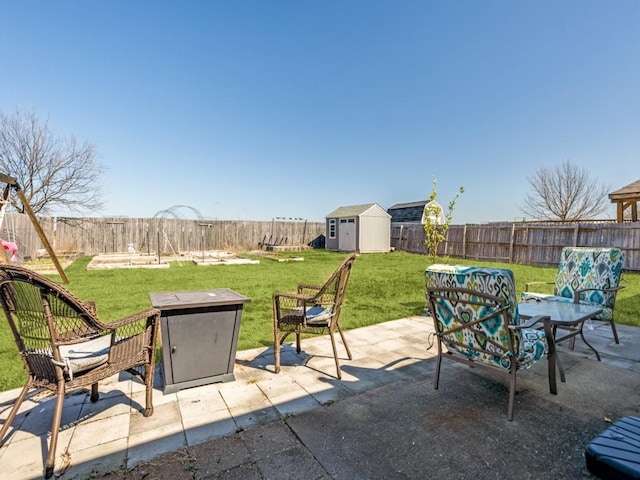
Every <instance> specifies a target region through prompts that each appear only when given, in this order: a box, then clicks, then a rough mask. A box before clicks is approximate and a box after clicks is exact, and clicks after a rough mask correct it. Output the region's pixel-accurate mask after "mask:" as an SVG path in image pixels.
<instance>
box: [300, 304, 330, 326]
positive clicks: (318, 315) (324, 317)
mask: <svg viewBox="0 0 640 480" xmlns="http://www.w3.org/2000/svg"><path fill="white" fill-rule="evenodd" d="M331 315H333V308H331V307H327V308H325V307H321V306H316V307H309V308H307V315H306V316H307V325H312V326H328V325H329V322H330V321H331Z"/></svg>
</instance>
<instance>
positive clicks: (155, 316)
mask: <svg viewBox="0 0 640 480" xmlns="http://www.w3.org/2000/svg"><path fill="white" fill-rule="evenodd" d="M159 319H160V310H158V309H157V308H149V309H147V310H143V311H141V312H138V313H134V314H132V315H129V316H128V317H125V318H122V319H120V320H118V321H116V322H110V323H102V322H100V325H101V326H102V327H103V328H104V329H105V330H116V329H118V328H121V327H126V326H128V325H131V324H133V323H136V322H139V321H140V320H151V321H152V323H157V322H158V320H159Z"/></svg>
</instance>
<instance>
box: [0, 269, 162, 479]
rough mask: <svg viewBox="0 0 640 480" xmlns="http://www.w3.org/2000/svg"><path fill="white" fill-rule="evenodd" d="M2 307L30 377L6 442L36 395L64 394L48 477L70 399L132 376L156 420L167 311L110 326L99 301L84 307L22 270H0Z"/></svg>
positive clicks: (93, 395) (43, 279) (2, 433)
mask: <svg viewBox="0 0 640 480" xmlns="http://www.w3.org/2000/svg"><path fill="white" fill-rule="evenodd" d="M0 303H2V308H3V310H4V313H5V316H6V317H7V321H8V322H9V326H10V328H11V332H12V333H13V336H14V339H15V342H16V345H17V347H18V351H19V352H20V356H21V357H22V360H23V362H24V366H25V368H26V370H27V373H28V380H27V383H26V384H25V386H24V388H23V389H22V391H21V392H20V394H19V395H18V398H17V399H16V401H15V404H14V406H13V408H12V409H11V411H10V413H9V416H8V418H7V420H6V421H5V422H4V425H3V426H2V429H1V430H0V442H1V441H2V440H3V439H4V438H5V435H6V434H7V432H8V430H9V427H10V426H11V424H12V423H13V421H14V419H15V416H16V413H17V412H18V410H19V409H20V405H21V404H22V402H23V401H24V400H25V398H26V396H27V393H28V392H29V390H31V389H34V388H37V389H46V390H50V391H51V392H53V393H54V394H55V396H56V399H55V408H54V413H53V419H52V422H51V440H50V444H49V448H48V453H47V459H46V463H45V472H44V474H45V478H50V477H51V476H52V475H53V469H54V463H55V456H56V444H57V441H58V432H59V429H60V420H61V417H62V409H63V402H64V398H65V394H67V393H68V392H69V391H71V390H73V389H76V388H80V387H88V386H91V397H90V398H91V401H92V402H96V401H97V400H98V382H99V381H100V380H104V379H106V378H107V377H110V376H112V375H115V374H117V373H120V372H123V371H127V372H129V373H131V374H132V375H134V376H136V377H137V378H139V379H140V380H141V381H142V382H143V383H144V385H145V387H146V406H145V409H144V411H143V415H144V416H145V417H147V416H150V415H152V414H153V402H152V390H153V375H154V369H155V345H156V337H157V333H158V326H159V320H160V311H159V310H155V309H148V310H145V311H142V312H140V313H137V314H135V315H131V316H129V317H127V318H124V319H122V320H119V321H116V322H112V323H102V322H100V320H98V317H97V316H96V311H95V306H94V305H93V304H92V303H91V302H87V303H85V302H81V301H80V300H78V299H77V298H75V297H74V296H73V295H72V294H71V293H70V292H68V291H67V290H65V289H64V288H62V287H61V286H59V285H58V284H56V283H54V282H52V281H50V280H49V279H47V278H46V277H43V276H42V275H39V274H37V273H35V272H32V271H30V270H27V269H25V268H22V267H18V266H12V265H0Z"/></svg>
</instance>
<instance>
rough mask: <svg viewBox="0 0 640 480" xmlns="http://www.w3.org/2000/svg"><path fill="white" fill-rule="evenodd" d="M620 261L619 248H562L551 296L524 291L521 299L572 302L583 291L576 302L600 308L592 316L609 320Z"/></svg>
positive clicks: (621, 259) (621, 261) (619, 273)
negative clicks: (597, 312) (596, 313)
mask: <svg viewBox="0 0 640 480" xmlns="http://www.w3.org/2000/svg"><path fill="white" fill-rule="evenodd" d="M623 262H624V252H623V251H622V250H620V249H619V248H580V247H565V248H563V249H562V254H561V257H560V263H559V264H558V273H557V276H556V282H555V287H554V292H553V295H546V294H543V293H536V292H523V293H522V296H521V298H522V300H530V299H532V298H539V299H543V300H549V301H558V302H573V301H574V299H575V295H576V291H580V290H586V291H583V292H579V302H580V303H583V304H586V305H596V306H598V307H600V308H602V313H601V314H600V315H598V316H596V317H594V318H595V319H596V320H604V321H611V320H612V319H613V307H614V305H615V301H616V294H617V289H618V288H619V284H620V279H621V277H622V265H623Z"/></svg>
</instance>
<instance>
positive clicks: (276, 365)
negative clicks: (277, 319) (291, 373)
mask: <svg viewBox="0 0 640 480" xmlns="http://www.w3.org/2000/svg"><path fill="white" fill-rule="evenodd" d="M279 337H280V334H279V333H278V331H277V330H276V331H275V335H274V342H273V362H274V368H275V372H276V373H280V338H279Z"/></svg>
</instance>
